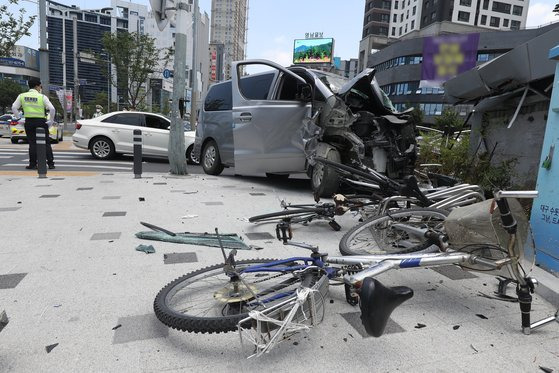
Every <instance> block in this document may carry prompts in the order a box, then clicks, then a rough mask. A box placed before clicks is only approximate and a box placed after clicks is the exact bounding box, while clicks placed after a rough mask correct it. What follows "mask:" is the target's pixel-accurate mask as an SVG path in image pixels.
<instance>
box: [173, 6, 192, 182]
mask: <svg viewBox="0 0 559 373" xmlns="http://www.w3.org/2000/svg"><path fill="white" fill-rule="evenodd" d="M176 7H177V10H176V12H177V18H176V32H175V62H174V67H173V69H174V72H173V103H172V106H171V130H170V133H169V166H170V167H171V173H172V174H175V175H187V174H188V172H187V170H186V149H185V145H184V127H183V124H182V118H181V116H180V112H179V100H180V99H183V100H184V92H185V88H186V84H185V82H186V74H185V70H186V31H187V10H188V5H187V4H186V3H185V2H182V1H180V0H179V1H178V2H177V5H176Z"/></svg>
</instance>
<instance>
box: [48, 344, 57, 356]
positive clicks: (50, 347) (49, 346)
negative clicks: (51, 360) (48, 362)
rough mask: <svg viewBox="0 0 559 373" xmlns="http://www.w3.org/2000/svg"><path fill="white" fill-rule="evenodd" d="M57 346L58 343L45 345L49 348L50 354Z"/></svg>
mask: <svg viewBox="0 0 559 373" xmlns="http://www.w3.org/2000/svg"><path fill="white" fill-rule="evenodd" d="M56 346H58V343H55V344H52V345H48V346H45V350H47V354H50V352H51V351H52V350H53V349H54V348H55V347H56Z"/></svg>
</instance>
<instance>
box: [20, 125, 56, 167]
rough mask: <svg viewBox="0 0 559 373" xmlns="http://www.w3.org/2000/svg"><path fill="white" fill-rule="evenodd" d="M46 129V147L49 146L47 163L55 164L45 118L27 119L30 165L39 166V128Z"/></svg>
mask: <svg viewBox="0 0 559 373" xmlns="http://www.w3.org/2000/svg"><path fill="white" fill-rule="evenodd" d="M39 127H41V128H44V129H45V136H46V146H47V163H48V164H54V157H53V155H52V147H51V146H50V137H49V127H48V125H47V122H46V120H45V119H43V118H25V134H26V135H27V140H28V141H29V164H30V165H31V166H34V165H36V164H37V132H36V131H37V128H39Z"/></svg>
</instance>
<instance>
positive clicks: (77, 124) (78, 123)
mask: <svg viewBox="0 0 559 373" xmlns="http://www.w3.org/2000/svg"><path fill="white" fill-rule="evenodd" d="M80 128H82V124H81V123H80V122H76V129H77V130H79V129H80Z"/></svg>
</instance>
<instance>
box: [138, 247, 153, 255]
mask: <svg viewBox="0 0 559 373" xmlns="http://www.w3.org/2000/svg"><path fill="white" fill-rule="evenodd" d="M136 251H142V252H144V253H146V254H153V253H154V252H155V248H154V247H153V245H138V247H136Z"/></svg>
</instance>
